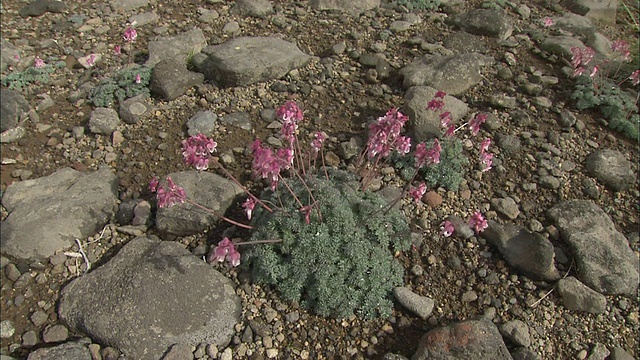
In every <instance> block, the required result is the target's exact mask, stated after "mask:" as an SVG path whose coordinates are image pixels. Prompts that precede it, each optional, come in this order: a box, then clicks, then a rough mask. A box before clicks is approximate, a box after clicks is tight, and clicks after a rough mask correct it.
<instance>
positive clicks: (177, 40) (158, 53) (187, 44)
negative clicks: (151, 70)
mask: <svg viewBox="0 0 640 360" xmlns="http://www.w3.org/2000/svg"><path fill="white" fill-rule="evenodd" d="M205 46H207V40H206V39H205V37H204V33H203V32H202V30H200V29H193V30H189V31H186V32H183V33H181V34H178V35H175V36H166V37H159V38H157V39H154V40H153V41H150V42H149V60H147V62H146V63H145V66H148V67H154V66H155V65H156V64H157V63H159V62H160V61H162V60H167V59H175V60H177V61H178V62H181V63H182V64H185V66H186V63H187V59H188V57H189V56H190V55H193V54H196V53H199V52H200V51H201V50H202V49H203V48H204V47H205Z"/></svg>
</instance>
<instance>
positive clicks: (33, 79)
mask: <svg viewBox="0 0 640 360" xmlns="http://www.w3.org/2000/svg"><path fill="white" fill-rule="evenodd" d="M63 64H64V63H63ZM55 69H56V68H55V67H54V66H52V65H44V66H42V67H29V68H28V69H26V70H25V71H14V72H12V73H10V74H8V75H7V76H5V77H4V78H2V85H3V86H6V87H8V88H9V89H12V90H18V91H20V90H22V89H23V88H25V87H28V86H29V85H31V84H36V83H40V84H48V83H49V81H51V74H53V72H54V71H55Z"/></svg>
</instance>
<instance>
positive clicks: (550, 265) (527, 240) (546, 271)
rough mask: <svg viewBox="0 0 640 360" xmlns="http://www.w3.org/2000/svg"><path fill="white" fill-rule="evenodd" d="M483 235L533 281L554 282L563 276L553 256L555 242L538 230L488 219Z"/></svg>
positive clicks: (512, 264)
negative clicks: (534, 230) (529, 229)
mask: <svg viewBox="0 0 640 360" xmlns="http://www.w3.org/2000/svg"><path fill="white" fill-rule="evenodd" d="M488 223H489V227H488V228H487V229H486V230H485V231H484V232H483V233H482V236H483V237H484V238H485V239H487V241H488V242H489V243H490V244H492V245H493V246H495V247H497V248H498V251H500V253H501V254H502V256H504V258H505V260H506V261H507V263H509V265H511V266H513V267H514V268H516V269H517V270H518V271H519V272H520V273H522V274H523V275H526V276H528V277H530V278H532V279H534V280H544V281H555V280H558V279H559V278H560V273H559V272H558V269H556V266H555V263H554V259H555V252H554V249H553V244H551V241H549V239H547V238H545V237H544V236H542V235H540V234H538V233H532V232H530V231H528V230H527V229H524V228H521V227H519V226H516V225H512V224H506V225H500V224H498V223H496V222H495V221H491V220H489V221H488Z"/></svg>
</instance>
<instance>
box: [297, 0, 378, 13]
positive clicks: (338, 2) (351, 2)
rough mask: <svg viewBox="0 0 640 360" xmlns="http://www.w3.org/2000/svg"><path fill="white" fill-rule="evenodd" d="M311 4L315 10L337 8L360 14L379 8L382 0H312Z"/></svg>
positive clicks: (337, 9)
mask: <svg viewBox="0 0 640 360" xmlns="http://www.w3.org/2000/svg"><path fill="white" fill-rule="evenodd" d="M309 4H310V5H311V8H312V9H315V10H336V11H342V12H346V13H350V14H359V13H361V12H363V11H367V10H371V9H375V8H377V7H378V6H380V0H311V1H310V2H309Z"/></svg>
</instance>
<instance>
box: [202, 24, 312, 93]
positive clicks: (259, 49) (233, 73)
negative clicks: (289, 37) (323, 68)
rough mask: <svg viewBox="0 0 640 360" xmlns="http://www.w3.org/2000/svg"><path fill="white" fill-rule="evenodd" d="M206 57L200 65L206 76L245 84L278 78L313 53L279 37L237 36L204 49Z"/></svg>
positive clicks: (227, 82)
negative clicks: (306, 52) (304, 50)
mask: <svg viewBox="0 0 640 360" xmlns="http://www.w3.org/2000/svg"><path fill="white" fill-rule="evenodd" d="M202 53H204V54H205V55H207V56H208V57H207V59H206V60H205V61H203V62H202V63H201V64H198V66H199V69H198V70H199V71H200V72H202V73H204V75H205V77H206V79H208V80H214V81H216V82H218V83H220V84H221V85H222V86H246V85H250V84H254V83H258V82H262V81H267V80H274V79H279V78H281V77H283V76H285V75H286V74H287V73H288V72H289V71H291V70H293V69H297V68H300V67H302V66H305V65H306V64H307V63H308V62H309V61H310V60H311V56H309V55H307V54H305V53H303V52H302V51H301V50H300V49H299V48H298V46H297V45H296V44H293V43H290V42H288V41H285V40H282V39H279V38H276V37H265V36H258V37H246V36H245V37H238V38H235V39H231V40H229V41H226V42H224V43H222V44H220V45H213V46H207V47H206V48H204V49H203V50H202Z"/></svg>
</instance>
